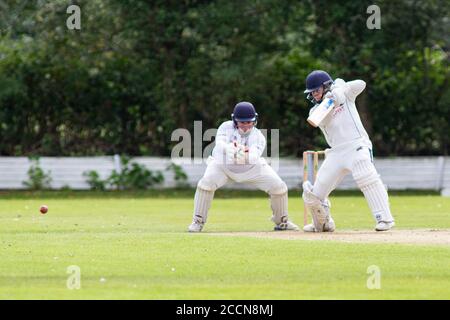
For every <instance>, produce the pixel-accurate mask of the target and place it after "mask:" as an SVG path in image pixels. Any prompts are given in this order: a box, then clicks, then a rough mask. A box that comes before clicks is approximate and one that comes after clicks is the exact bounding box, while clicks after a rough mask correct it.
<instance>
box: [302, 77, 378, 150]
mask: <svg viewBox="0 0 450 320" xmlns="http://www.w3.org/2000/svg"><path fill="white" fill-rule="evenodd" d="M365 87H366V83H365V82H364V81H363V80H353V81H349V82H345V81H344V80H342V79H336V80H335V81H334V84H333V86H332V87H331V93H332V95H333V96H334V99H335V107H334V108H333V110H332V111H331V112H330V114H328V116H327V117H326V118H325V119H324V120H323V121H322V122H321V124H320V125H319V128H320V129H321V130H322V132H323V134H324V135H325V139H326V141H327V143H328V145H329V146H330V147H331V148H333V147H337V146H339V145H342V144H345V143H348V142H351V141H353V140H358V139H363V140H364V142H365V143H366V144H367V145H368V147H370V148H371V147H372V143H371V142H370V138H369V135H368V134H367V132H366V129H364V126H363V124H362V122H361V118H360V117H359V113H358V110H357V109H356V104H355V100H356V97H357V96H358V95H359V94H360V93H361V92H362V91H363V90H364V88H365ZM317 106H318V105H317V104H316V105H315V106H314V107H312V108H311V110H310V111H309V113H310V114H311V113H312V111H313V110H314V109H315V108H317Z"/></svg>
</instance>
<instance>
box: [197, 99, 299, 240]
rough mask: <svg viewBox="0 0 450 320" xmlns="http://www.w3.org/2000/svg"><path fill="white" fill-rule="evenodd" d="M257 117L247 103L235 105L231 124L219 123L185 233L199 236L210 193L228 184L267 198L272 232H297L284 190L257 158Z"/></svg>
mask: <svg viewBox="0 0 450 320" xmlns="http://www.w3.org/2000/svg"><path fill="white" fill-rule="evenodd" d="M257 116H258V115H257V113H256V111H255V108H254V107H253V105H252V104H251V103H249V102H240V103H238V104H237V105H236V106H235V108H234V111H233V114H232V115H231V117H232V121H226V122H224V123H222V124H221V125H220V127H219V129H218V131H217V135H216V146H215V147H214V150H213V152H212V157H209V158H208V161H207V163H208V167H207V168H206V171H205V174H204V175H203V178H202V179H200V181H199V182H198V184H197V191H196V192H195V199H194V216H193V221H192V224H191V225H190V226H189V232H200V231H202V229H203V226H204V224H205V223H206V220H207V217H208V210H209V208H210V206H211V202H212V199H213V197H214V192H215V191H216V190H217V189H219V188H220V187H222V186H223V185H225V184H226V183H227V182H228V181H229V180H231V181H235V182H239V183H241V182H243V183H247V184H250V185H253V186H255V187H257V188H258V189H260V190H263V191H265V192H267V193H268V194H269V195H270V202H271V207H272V212H273V215H272V221H273V222H274V223H275V230H298V229H299V228H298V227H297V226H296V225H295V224H294V223H292V222H291V221H289V219H288V188H287V186H286V184H285V183H284V182H283V181H282V180H281V178H280V177H279V176H278V175H277V174H276V172H275V171H274V170H273V169H272V168H271V167H270V166H269V165H268V164H267V162H266V161H265V159H264V158H262V157H261V155H262V153H263V151H264V149H265V147H266V139H265V137H264V135H263V134H262V133H261V131H259V130H258V129H257V128H256V127H255V126H256V122H257Z"/></svg>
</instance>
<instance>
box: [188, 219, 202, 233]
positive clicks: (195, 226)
mask: <svg viewBox="0 0 450 320" xmlns="http://www.w3.org/2000/svg"><path fill="white" fill-rule="evenodd" d="M203 225H204V224H203V223H199V222H197V221H193V222H192V223H191V224H190V225H189V228H188V231H189V232H201V231H202V229H203Z"/></svg>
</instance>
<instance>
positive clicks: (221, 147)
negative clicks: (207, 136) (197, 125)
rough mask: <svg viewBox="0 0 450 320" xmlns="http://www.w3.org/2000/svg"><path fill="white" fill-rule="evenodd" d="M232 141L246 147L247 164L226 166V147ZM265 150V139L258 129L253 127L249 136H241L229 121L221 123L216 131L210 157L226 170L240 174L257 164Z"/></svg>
mask: <svg viewBox="0 0 450 320" xmlns="http://www.w3.org/2000/svg"><path fill="white" fill-rule="evenodd" d="M234 141H236V142H237V143H239V144H241V145H244V146H246V147H248V150H249V155H248V158H249V161H248V162H249V163H248V164H228V163H227V162H226V146H227V144H228V143H230V142H234ZM265 148H266V138H265V137H264V135H263V134H262V133H261V131H259V130H258V128H256V127H254V128H253V129H252V130H251V132H250V133H249V134H244V135H241V134H240V133H239V130H238V129H237V128H236V127H235V125H234V123H233V121H231V120H230V121H226V122H224V123H222V124H221V125H220V127H219V129H218V130H217V135H216V145H215V147H214V149H213V151H212V156H213V158H214V159H215V160H216V161H217V162H218V163H221V164H224V165H225V166H226V168H227V169H228V170H230V171H232V172H237V173H241V172H245V171H247V170H250V169H251V168H253V166H254V165H255V164H257V163H259V161H260V159H261V156H262V154H263V152H264V149H265Z"/></svg>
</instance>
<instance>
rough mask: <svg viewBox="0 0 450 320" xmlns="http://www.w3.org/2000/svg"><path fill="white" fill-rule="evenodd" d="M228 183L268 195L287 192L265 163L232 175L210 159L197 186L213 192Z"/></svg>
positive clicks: (279, 179)
mask: <svg viewBox="0 0 450 320" xmlns="http://www.w3.org/2000/svg"><path fill="white" fill-rule="evenodd" d="M229 181H232V182H238V183H245V184H248V185H251V186H254V187H256V188H258V189H260V190H262V191H264V192H267V193H268V194H270V195H277V194H283V193H285V192H287V186H286V184H285V183H284V182H283V180H281V178H280V177H279V176H278V174H277V173H276V172H275V170H273V169H272V167H271V166H269V165H268V164H267V163H266V162H265V161H262V162H261V163H258V164H256V165H255V166H254V167H253V168H252V169H250V170H249V171H246V172H244V173H234V172H231V171H230V170H228V169H227V168H226V166H225V165H223V164H220V163H218V162H217V161H215V160H214V158H212V157H210V158H209V159H208V167H207V168H206V171H205V173H204V175H203V177H202V179H201V180H200V181H199V183H198V186H199V187H200V188H202V189H204V190H207V191H215V190H217V189H219V188H220V187H222V186H224V185H225V184H226V183H228V182H229Z"/></svg>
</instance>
